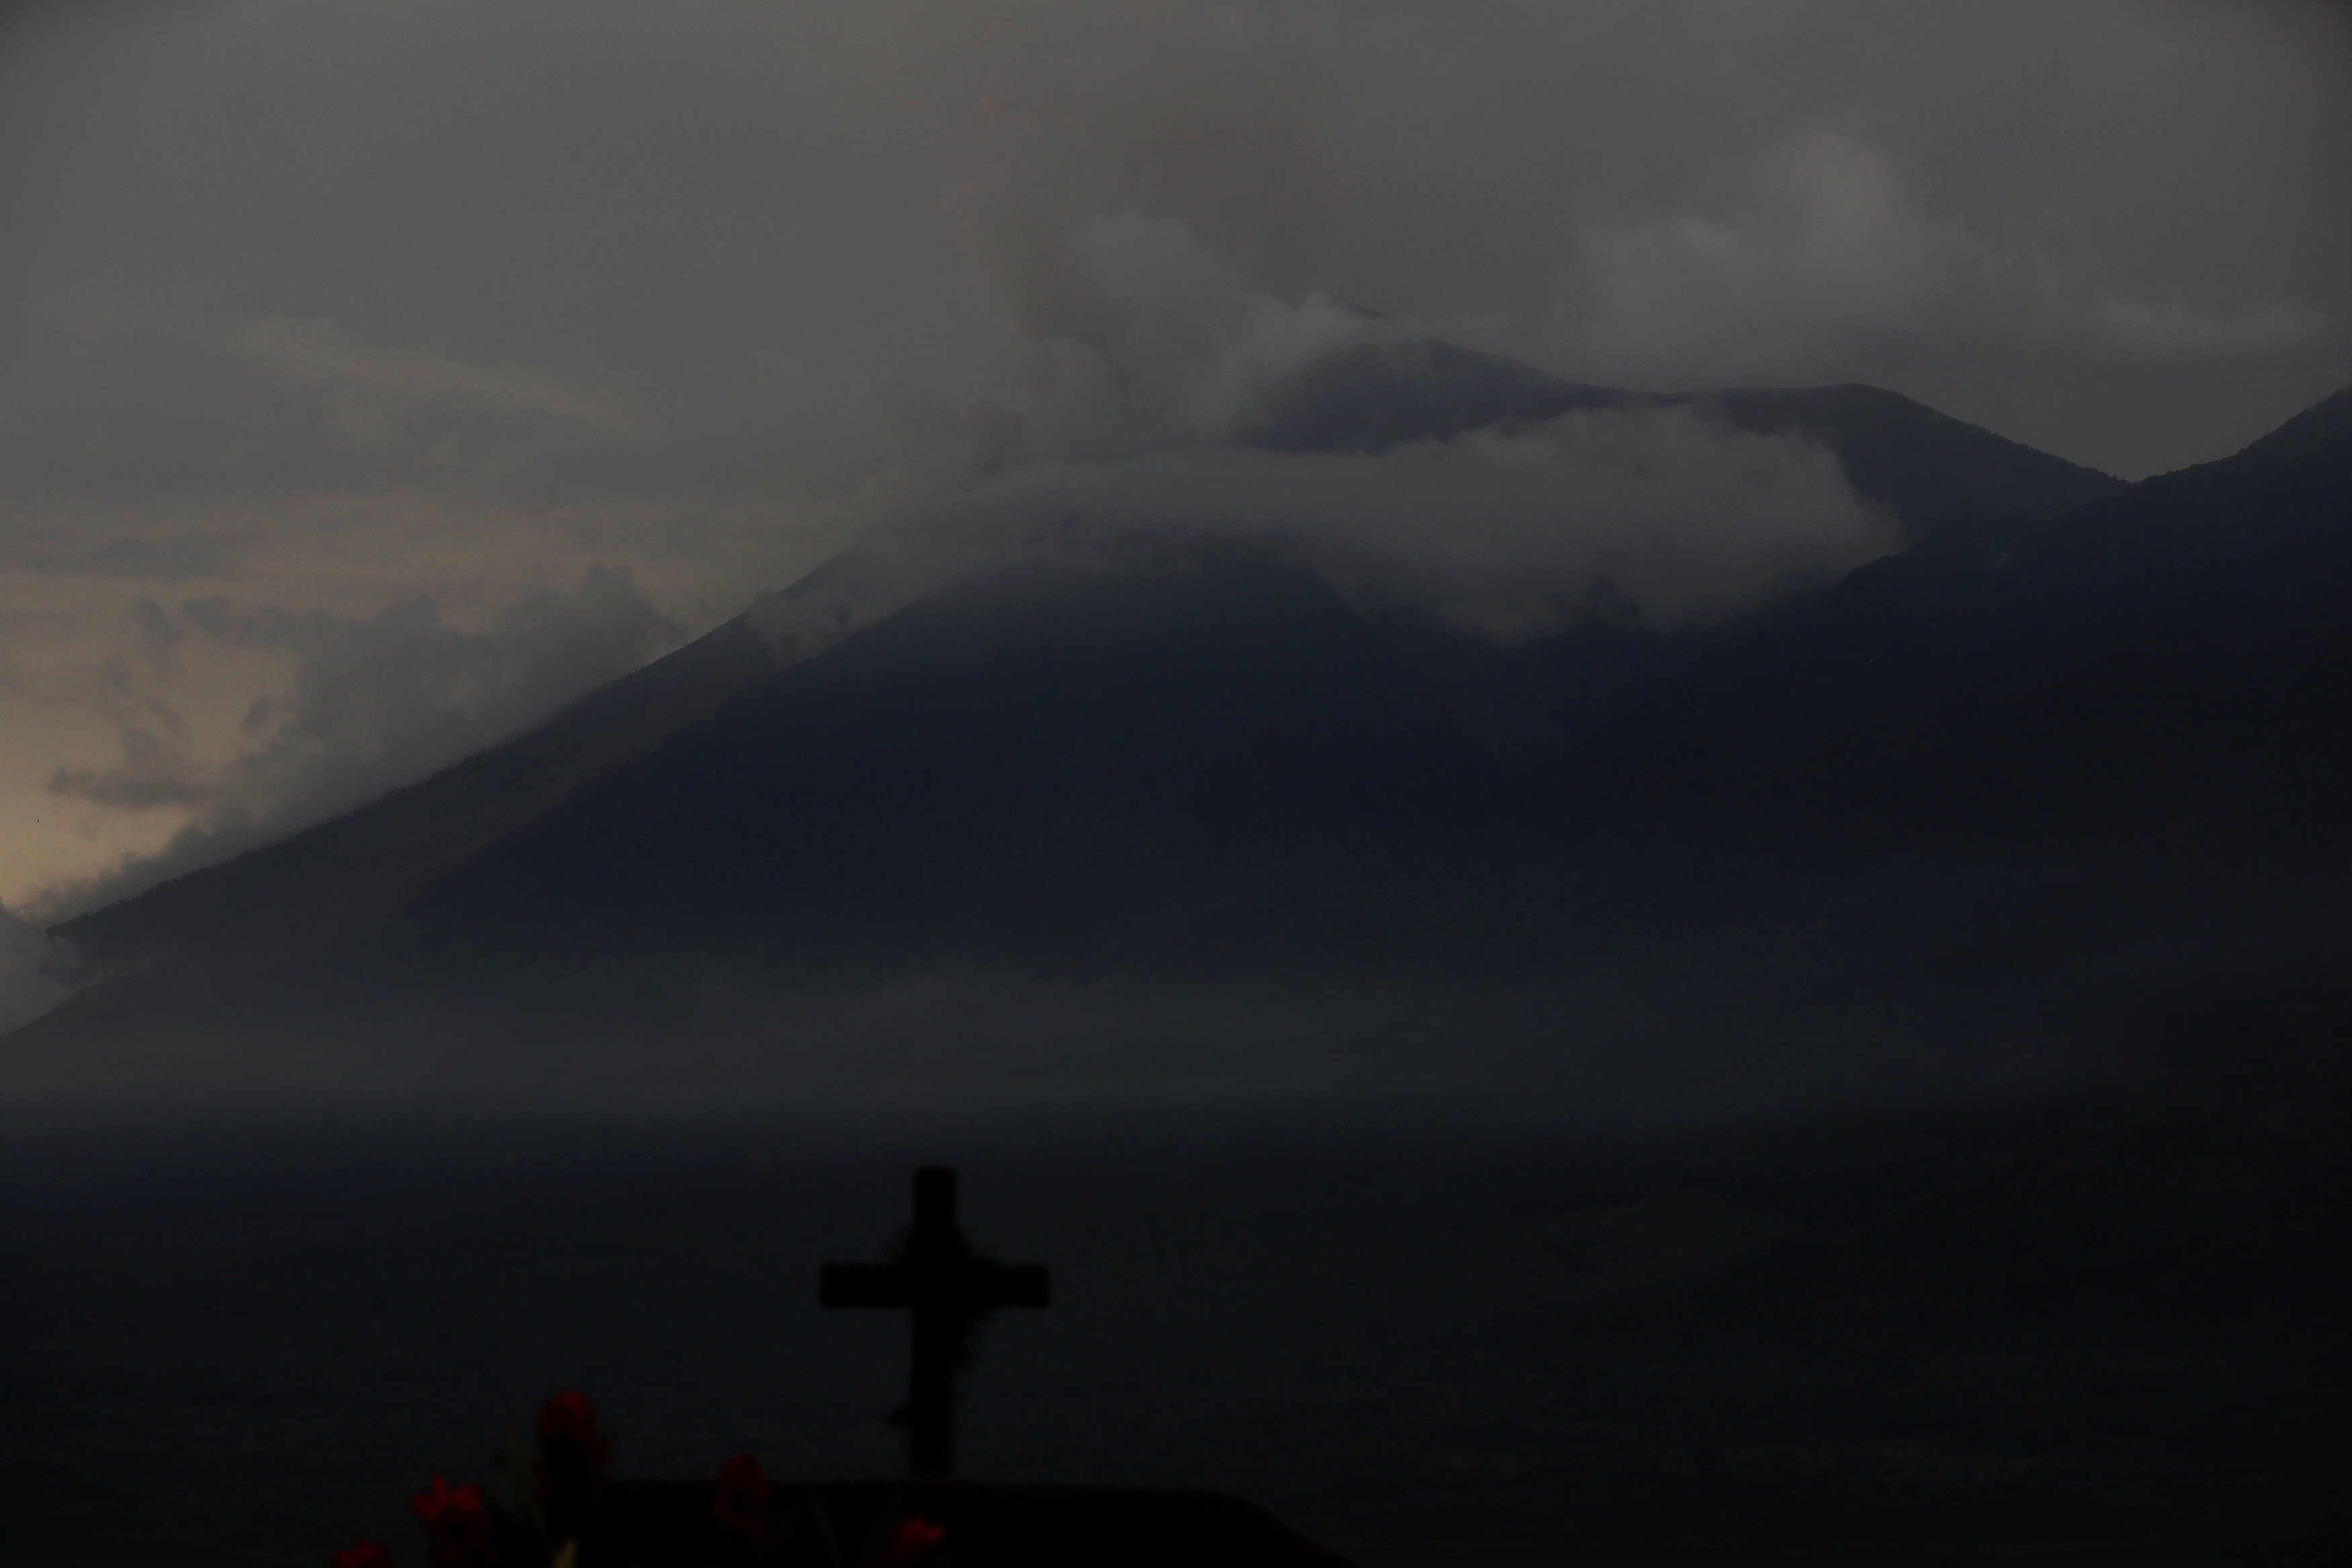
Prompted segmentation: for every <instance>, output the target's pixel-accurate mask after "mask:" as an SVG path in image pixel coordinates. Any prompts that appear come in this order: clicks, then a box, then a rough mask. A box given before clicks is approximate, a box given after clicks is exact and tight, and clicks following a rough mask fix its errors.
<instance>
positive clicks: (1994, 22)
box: [0, 0, 2352, 913]
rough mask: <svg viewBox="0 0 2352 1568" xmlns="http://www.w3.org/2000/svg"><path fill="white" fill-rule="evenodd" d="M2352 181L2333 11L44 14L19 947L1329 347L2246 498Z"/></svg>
mask: <svg viewBox="0 0 2352 1568" xmlns="http://www.w3.org/2000/svg"><path fill="white" fill-rule="evenodd" d="M2347 168H2352V19H2347V13H2346V12H2345V11H2344V10H2343V9H2342V8H2341V7H2338V6H2333V5H2321V4H2316V3H2305V0H2270V3H2246V4H2228V5H2223V4H2204V3H2189V0H2055V3H2053V0H1970V3H1969V4H1968V5H1949V6H1922V5H1909V4H1900V3H1887V4H1864V3H1858V0H1835V3H1832V0H1822V3H1806V0H1656V3H1644V4H1641V5H1623V4H1608V3H1601V0H1593V3H1590V4H1576V3H1569V4H1563V3H1559V0H1542V3H1538V0H1484V3H1481V0H1473V3H1469V4H1463V5H1444V6H1436V5H1425V4H1419V3H1415V4H1403V3H1402V0H1399V3H1375V4H1340V3H1339V0H1272V3H1264V4H1260V3H1252V4H1241V3H1238V0H1236V3H1233V4H1215V3H1210V4H1201V5H1182V6H1168V5H1141V4H1134V5H1129V4H1121V3H1117V0H1087V3H1085V4H1078V3H1076V0H1070V3H1040V4H1032V5H1020V6H1012V7H1004V6H986V7H976V6H969V5H948V4H944V3H933V4H918V5H904V6H887V7H884V6H869V7H850V6H835V5H798V4H789V3H786V0H761V3H751V0H740V3H738V0H590V3H586V4H582V3H579V0H561V3H558V0H510V3H505V4H498V5H483V4H480V3H478V0H404V3H402V4H391V5H386V4H362V3H360V0H323V3H322V0H189V3H186V4H178V5H154V4H142V3H138V0H113V3H110V0H98V3H95V4H89V3H82V4H74V5H47V6H44V5H34V6H31V7H29V8H18V9H16V10H13V11H11V12H10V13H9V14H8V16H7V17H6V19H5V20H0V225H5V234H6V235H7V236H8V237H7V243H6V244H5V246H0V822H5V831H0V903H5V904H6V905H7V906H8V907H9V908H11V909H19V910H22V909H26V908H27V907H31V908H32V909H34V910H35V912H36V913H38V912H40V911H42V910H45V909H53V908H58V907H63V906H65V905H66V904H70V903H71V902H72V899H73V897H74V896H75V895H74V894H71V893H70V891H60V890H69V889H70V887H71V885H72V884H74V883H77V882H80V881H85V880H87V879H89V878H92V877H94V876H98V875H100V874H101V873H105V872H106V871H107V870H108V869H109V868H110V867H112V866H114V865H116V864H118V863H119V862H121V861H122V860H123V859H124V858H125V857H127V856H136V855H140V854H142V853H147V852H153V851H155V850H156V849H158V848H160V847H161V846H163V844H164V843H165V842H166V841H169V840H170V839H171V837H172V835H173V834H174V833H175V832H177V831H181V830H182V829H184V828H185V827H187V826H189V825H190V824H191V823H199V824H208V825H210V826H212V827H213V828H215V829H216V830H217V829H221V828H222V827H223V825H224V824H234V823H240V822H241V823H244V824H247V827H246V828H243V829H238V830H237V831H240V832H247V838H248V839H255V838H267V837H268V836H270V835H271V834H274V833H277V832H279V831H284V830H286V829H288V828H290V827H292V826H296V825H299V824H300V823H301V822H304V821H313V820H316V819H317V818H318V817H320V815H323V814H327V813H330V812H331V811H333V810H340V809H341V808H343V807H345V806H349V805H351V804H354V803H356V802H357V801H358V800H362V799H364V798H366V797H367V796H368V795H370V794H372V793H374V792H378V791H380V790H382V789H385V788H389V787H392V786H394V785H396V784H398V783H401V782H404V781H405V780H407V779H413V778H415V777H416V776H417V775H418V774H419V773H420V772H422V771H424V770H425V769H428V768H432V767H436V766H439V765H440V764H442V763H445V762H447V761H450V760H454V759H455V758H457V757H458V756H461V755H463V754H465V753H466V752H467V751H468V750H471V749H474V748H476V747H479V746H482V745H486V744H489V743H491V742H494V741H496V740H498V739H501V738H503V737H506V736H508V735H509V734H512V733H514V732H515V731H516V730H517V729H518V728H520V727H525V726H527V725H529V724H530V723H531V722H534V721H535V720H536V719H537V718H538V717H540V716H542V715H544V714H545V713H547V712H549V711H551V710H552V708H554V707H555V706H560V705H561V704H562V702H564V701H566V700H568V699H569V698H571V697H572V696H573V695H578V694H579V693H580V692H581V691H583V690H585V689H587V688H588V687H589V686H590V685H593V684H596V683H598V682H601V681H603V680H605V679H608V678H611V676H613V675H614V674H619V673H622V672H623V671H625V670H626V669H627V668H630V667H632V666H633V665H634V664H637V663H641V662H642V661H643V660H645V659H646V658H650V657H652V656H655V655H656V654H657V653H660V652H662V651H664V650H665V649H667V648H668V647H671V646H674V645H676V644H677V643H678V642H680V641H682V640H683V639H684V638H686V637H688V636H690V635H692V634H695V633H698V632H701V631H703V630H706V629H708V628H709V627H710V626H711V625H714V624H716V623H717V622H719V621H721V620H724V619H725V618H727V617H729V616H730V615H733V614H735V613H736V612H739V611H740V610H741V609H743V608H744V607H745V606H746V605H747V604H748V603H750V602H751V599H752V597H753V596H754V595H755V594H756V593H758V592H759V591H761V590H764V589H770V588H775V587H780V586H782V585H783V584H784V583H786V582H789V581H791V580H793V579H794V578H796V577H797V576H799V575H800V574H801V573H803V572H804V571H805V570H808V569H809V568H810V567H812V566H814V565H815V564H816V563H818V562H819V561H821V560H824V559H826V558H828V557H830V556H832V555H834V554H835V552H837V551H838V550H840V549H843V548H844V547H845V545H847V544H848V543H849V542H850V541H851V540H852V539H853V538H856V534H857V530H858V528H859V527H860V525H861V524H863V523H865V522H866V521H868V520H869V519H873V518H877V517H906V516H908V515H910V512H911V513H920V514H921V515H924V516H927V517H928V516H950V515H958V516H961V515H963V514H962V513H959V512H957V510H956V508H957V507H964V508H965V511H966V512H971V513H973V514H975V515H976V514H977V513H979V512H983V511H985V510H986V509H987V507H988V505H990V504H992V503H990V502H989V500H988V497H989V496H991V495H995V494H998V493H1000V492H999V491H986V492H975V495H977V496H978V497H979V498H978V499H976V500H971V501H970V502H969V503H968V504H967V502H965V501H962V500H956V499H955V497H959V496H961V495H962V493H963V492H962V491H961V489H960V488H959V486H963V485H965V484H967V483H968V482H970V480H971V476H972V474H973V472H974V468H973V463H974V458H973V453H974V451H975V449H976V448H977V447H980V446H984V445H985V444H986V443H987V441H988V440H989V439H990V438H989V436H988V432H989V431H991V430H992V429H995V428H997V427H996V426H995V425H992V424H991V423H990V414H989V412H988V411H987V410H985V409H982V410H981V411H980V412H979V413H975V408H976V406H977V405H981V404H983V403H993V404H996V405H998V407H999V408H1000V409H1001V410H1011V411H1013V412H1017V413H1029V414H1034V415H1037V416H1038V417H1037V419H1036V420H1035V422H1034V423H1033V424H1032V425H1031V426H1030V427H1028V429H1029V434H1028V436H1027V437H1025V438H1024V439H1026V440H1028V441H1029V442H1030V444H1031V447H1032V448H1033V449H1032V450H1024V451H1023V452H1019V453H1015V454H1013V459H1012V460H1013V461H1016V462H1020V461H1035V462H1038V463H1048V462H1050V463H1053V464H1057V465H1064V466H1063V467H1061V468H1056V469H1055V470H1054V471H1053V472H1054V473H1055V475H1056V476H1057V477H1055V480H1054V483H1055V484H1056V485H1066V486H1068V487H1070V488H1072V489H1073V490H1074V491H1079V492H1085V491H1087V489H1088V486H1095V485H1097V480H1096V479H1094V478H1091V477H1089V476H1088V475H1087V471H1086V469H1085V465H1087V464H1091V463H1112V462H1118V463H1126V464H1134V463H1139V462H1142V463H1150V462H1156V461H1159V459H1158V458H1157V457H1156V456H1155V455H1156V454H1161V453H1167V452H1175V451H1180V450H1182V451H1189V450H1191V449H1192V448H1195V447H1200V446H1202V445H1204V444H1205V445H1211V446H1213V445H1214V444H1216V443H1217V442H1219V441H1220V440H1222V439H1223V434H1225V433H1226V431H1227V430H1228V428H1229V427H1230V425H1231V423H1232V417H1233V416H1232V410H1233V409H1234V408H1235V407H1239V406H1242V405H1243V404H1244V403H1245V402H1246V400H1247V399H1248V398H1249V397H1250V396H1251V395H1252V388H1253V386H1254V385H1255V383H1254V382H1252V381H1251V379H1250V378H1251V377H1252V376H1253V375H1255V374H1259V373H1261V372H1262V371H1263V370H1264V367H1265V366H1266V365H1268V364H1278V363H1282V362H1286V356H1296V355H1297V354H1300V353H1304V352H1306V351H1308V350H1311V348H1312V347H1313V345H1314V344H1315V343H1316V342H1318V341H1321V340H1322V339H1321V338H1318V334H1325V335H1328V334H1329V333H1332V332H1344V331H1346V330H1349V327H1348V322H1349V320H1350V319H1354V318H1352V317H1351V316H1350V315H1349V313H1348V311H1347V310H1346V309H1345V307H1350V306H1352V307H1361V308H1370V309H1372V310H1377V311H1379V312H1381V313H1382V314H1383V315H1385V316H1387V317H1389V318H1391V319H1393V320H1395V321H1397V322H1401V323H1403V324H1405V325H1406V326H1408V327H1412V328H1420V329H1427V330H1430V331H1433V332H1436V333H1438V334H1440V335H1442V336H1446V337H1450V338H1452V339H1454V340H1456V341H1460V342H1463V343H1465V344H1467V345H1469V346H1473V347H1478V348H1485V349H1491V350H1498V351H1501V352H1506V353H1509V354H1513V355H1516V356H1518V357H1520V358H1523V359H1526V360H1528V361H1532V362H1534V363H1536V364H1538V365H1539V366H1541V367H1543V368H1544V369H1546V370H1549V371H1554V372H1556V373H1559V374H1561V375H1564V376H1568V377H1570V378H1571V379H1575V380H1579V381H1587V382H1601V383H1604V384H1614V385H1626V386H1634V387H1643V388H1654V389H1681V388H1688V387H1696V386H1707V385H1726V384H1811V383H1821V382H1846V381H1862V382H1874V383H1876V384H1879V385H1883V386H1886V387H1890V388H1892V389H1894V390H1895V391H1897V392H1904V393H1906V394H1908V395H1910V396H1913V397H1916V398H1918V399H1920V400H1922V401H1924V402H1928V403H1930V404H1933V405H1934V406H1936V407H1937V408H1940V409H1942V410H1944V411H1945V412H1947V413H1952V414H1954V415H1957V416H1958V417H1960V418H1963V419H1966V420H1969V421H1971V422H1974V423H1980V424H1983V425H1986V426H1988V427H1990V428H1991V429H1993V430H1995V431H1998V432H2000V434H2005V435H2009V436H2011V437H2014V438H2016V439H2018V440H2021V441H2024V442H2027V443H2029V444H2033V445H2036V446H2040V447H2042V448H2043V449H2045V450H2048V451H2051V452H2054V453H2056V454H2058V455H2061V456H2064V457H2068V458H2071V459H2073V460H2074V461H2077V462H2081V463H2085V464H2089V465H2095V466H2098V467H2102V468H2105V469H2107V470H2109V471H2111V472H2115V473H2119V474H2122V475H2125V476H2133V477H2137V476H2143V475H2146V474H2147V473H2151V472H2157V471H2161V470H2164V469H2168V468H2171V467H2176V466H2180V465H2186V464H2189V463H2193V462H2199V461H2203V460H2206V459H2210V458H2212V457H2216V456H2220V455H2225V454H2226V453H2228V452H2230V451H2231V450H2234V449H2235V448H2236V447H2237V446H2239V445H2241V444H2243V443H2244V442H2245V441H2247V440H2249V439H2251V438H2252V437H2253V436H2255V435H2258V434H2261V433H2262V432H2263V431H2264V430H2266V429H2269V428H2270V427H2272V426H2273V425H2275V424H2276V423H2279V422H2280V421H2281V420H2283V419H2284V418H2286V417H2287V416H2289V415H2291V414H2293V413H2295V412H2296V411H2297V410H2299V409H2300V408H2302V407H2304V406H2305V405H2307V404H2308V403H2309V402H2313V401H2315V399H2316V398H2317V397H2319V396H2321V395H2323V394H2325V393H2326V392H2330V391H2333V390H2334V389H2335V388H2336V387H2337V386H2339V385H2341V384H2343V383H2344V382H2347V381H2352V181H2347V179H2346V178H2345V174H2344V172H2345V170H2346V169H2347ZM1088 375H1097V376H1108V378H1109V380H1108V381H1107V382H1102V383H1101V385H1102V386H1103V387H1106V388H1108V387H1115V388H1116V392H1115V394H1114V392H1111V391H1102V390H1097V392H1088V393H1087V394H1086V395H1083V396H1081V395H1080V394H1079V389H1082V388H1084V387H1086V386H1089V385H1093V384H1094V383H1089V382H1085V381H1084V378H1085V377H1086V376H1088ZM1057 421H1058V423H1055V422H1057ZM1425 467H1426V470H1427V472H1428V473H1430V474H1433V475H1434V474H1439V473H1441V472H1443V471H1446V470H1444V465H1439V464H1431V465H1425ZM1039 472H1040V473H1043V472H1045V470H1043V469H1040V470H1039ZM1188 472H1193V473H1196V474H1211V473H1213V474H1214V476H1215V478H1214V483H1216V484H1219V485H1223V484H1225V483H1227V482H1228V479H1229V478H1230V476H1233V475H1244V474H1245V473H1246V472H1247V465H1227V466H1225V467H1221V468H1214V469H1210V468H1202V469H1198V470H1188ZM1285 472H1286V475H1287V474H1288V473H1289V471H1285ZM1465 472H1467V470H1466V469H1465ZM1016 477H1017V476H1016ZM990 482H991V483H994V482H995V481H994V480H993V479H992V478H991V479H990ZM1209 482H1210V481H1209V480H1207V479H1203V480H1202V483H1204V484H1205V483H1209ZM1234 482H1240V481H1238V480H1236V481H1234ZM1289 482H1291V481H1290V479H1289V478H1288V477H1286V478H1284V479H1283V480H1281V481H1280V483H1289ZM1432 482H1433V483H1434V482H1435V481H1434V480H1433V481H1432ZM1041 483H1042V481H1041ZM1004 486H1009V487H1004ZM1004 486H1000V489H1001V493H1004V494H1013V493H1018V490H1019V486H1018V485H1017V484H1014V483H1013V482H1012V481H1006V482H1004ZM1836 505H1837V503H1836V502H1835V501H1834V499H1833V498H1832V499H1829V500H1824V501H1823V502H1822V508H1823V510H1822V516H1824V517H1829V516H1837V517H1840V518H1841V519H1842V520H1840V521H1839V522H1838V524H1837V526H1838V527H1839V528H1843V529H1845V530H1846V531H1845V533H1844V534H1842V535H1841V536H1840V537H1841V538H1859V537H1861V536H1860V534H1859V533H1858V532H1856V531H1855V530H1857V529H1859V528H1861V524H1860V523H1859V522H1858V521H1856V520H1855V519H1853V518H1852V517H1843V514H1837V513H1836ZM926 508H929V509H928V510H926ZM1381 526H1382V527H1387V526H1390V524H1389V523H1387V522H1383V523H1381ZM1514 526H1518V525H1516V524H1515V525H1514ZM1841 548H1842V549H1845V548H1847V547H1844V546H1842V547H1841ZM1851 556H1852V550H1851V549H1848V553H1847V554H1845V555H1841V556H1839V558H1838V559H1840V560H1841V561H1845V560H1848V559H1850V557H1851ZM248 830H249V831H248ZM219 841H220V843H221V844H222V845H223V846H224V848H233V847H236V843H237V842H240V840H238V839H237V837H236V832H226V833H225V836H223V837H221V838H220V840H219Z"/></svg>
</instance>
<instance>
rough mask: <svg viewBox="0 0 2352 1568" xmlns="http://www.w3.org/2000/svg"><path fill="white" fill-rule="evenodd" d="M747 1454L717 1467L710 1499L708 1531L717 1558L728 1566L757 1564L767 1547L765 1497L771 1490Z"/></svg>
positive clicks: (754, 1460)
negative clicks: (716, 1544) (714, 1537)
mask: <svg viewBox="0 0 2352 1568" xmlns="http://www.w3.org/2000/svg"><path fill="white" fill-rule="evenodd" d="M771 1490H773V1489H772V1488H771V1487H770V1486H769V1485H768V1478H767V1476H766V1475H765V1474H763V1473H762V1472H761V1469H760V1461H759V1460H757V1459H755V1458H752V1457H751V1455H750V1454H748V1453H745V1454H738V1455H736V1456H735V1457H734V1458H731V1459H730V1460H728V1461H727V1462H726V1463H725V1464H723V1465H721V1466H719V1490H717V1491H715V1492H713V1493H712V1494H711V1498H710V1528H711V1531H712V1533H714V1534H715V1535H717V1537H718V1538H719V1555H720V1556H721V1557H722V1558H724V1559H725V1560H726V1561H727V1562H730V1563H757V1562H759V1561H760V1559H761V1555H762V1554H763V1553H764V1552H765V1551H766V1549H767V1545H768V1494H769V1493H770V1491H771Z"/></svg>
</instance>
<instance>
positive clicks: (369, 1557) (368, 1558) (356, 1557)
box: [335, 1541, 392, 1568]
mask: <svg viewBox="0 0 2352 1568" xmlns="http://www.w3.org/2000/svg"><path fill="white" fill-rule="evenodd" d="M335 1568H392V1553H391V1552H387V1551H385V1550H384V1549H383V1545H382V1543H380V1542H373V1541H354V1542H352V1543H351V1544H350V1545H349V1546H346V1547H344V1548H343V1549H342V1550H341V1552H336V1553H335Z"/></svg>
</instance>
